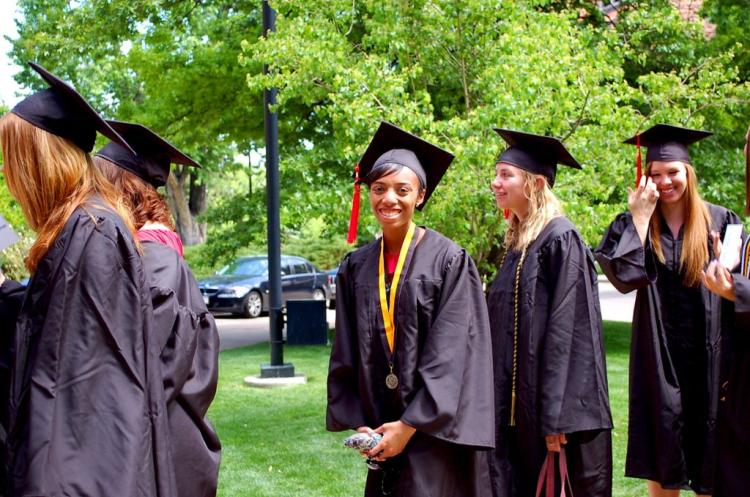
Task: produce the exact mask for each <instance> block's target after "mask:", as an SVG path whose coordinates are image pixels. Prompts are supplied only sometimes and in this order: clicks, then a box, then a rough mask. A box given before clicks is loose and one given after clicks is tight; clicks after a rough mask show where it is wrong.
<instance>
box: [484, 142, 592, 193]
mask: <svg viewBox="0 0 750 497" xmlns="http://www.w3.org/2000/svg"><path fill="white" fill-rule="evenodd" d="M495 131H496V132H497V134H499V135H500V136H502V137H503V140H505V141H506V142H507V143H508V145H510V146H509V147H508V148H507V149H505V150H504V151H503V152H501V153H500V155H499V156H498V157H497V161H495V162H496V163H498V162H507V163H508V164H512V165H514V166H516V167H518V168H521V169H523V170H525V171H529V172H530V173H534V174H541V175H542V176H544V177H545V178H547V183H548V184H549V186H550V188H551V187H552V186H554V184H555V176H556V175H557V165H558V164H563V165H565V166H569V167H572V168H574V169H581V165H580V164H579V163H578V161H577V160H575V159H574V158H573V156H572V155H570V152H568V150H567V149H566V148H565V145H563V143H562V142H561V141H560V140H558V139H557V138H553V137H551V136H543V135H534V134H531V133H524V132H522V131H513V130H510V129H502V128H495Z"/></svg>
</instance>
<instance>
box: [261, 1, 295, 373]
mask: <svg viewBox="0 0 750 497" xmlns="http://www.w3.org/2000/svg"><path fill="white" fill-rule="evenodd" d="M269 31H276V12H275V11H274V10H273V9H272V8H271V6H270V5H269V4H268V0H263V36H268V32H269ZM263 73H264V74H268V64H264V65H263ZM275 103H276V88H271V89H268V88H266V89H265V90H264V91H263V109H264V112H263V113H264V118H265V137H266V188H267V192H268V289H269V298H270V301H269V306H268V309H269V318H270V319H269V320H270V325H271V329H270V335H271V337H270V338H271V364H261V366H260V376H261V378H287V377H292V376H294V365H293V364H291V363H286V364H285V363H284V337H283V333H282V331H283V328H284V315H283V314H282V308H281V221H280V215H279V118H278V115H277V114H276V112H271V110H270V106H271V105H274V104H275Z"/></svg>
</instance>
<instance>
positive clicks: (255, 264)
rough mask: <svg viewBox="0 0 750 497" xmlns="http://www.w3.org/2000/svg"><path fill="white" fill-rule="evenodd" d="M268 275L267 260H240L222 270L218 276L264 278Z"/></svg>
mask: <svg viewBox="0 0 750 497" xmlns="http://www.w3.org/2000/svg"><path fill="white" fill-rule="evenodd" d="M267 273H268V260H267V259H238V260H236V261H234V262H233V263H231V264H229V265H228V266H224V267H223V268H221V269H220V270H219V272H218V273H217V274H219V275H223V276H229V275H231V276H264V275H265V274H267Z"/></svg>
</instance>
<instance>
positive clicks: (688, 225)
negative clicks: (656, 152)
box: [646, 162, 711, 286]
mask: <svg viewBox="0 0 750 497" xmlns="http://www.w3.org/2000/svg"><path fill="white" fill-rule="evenodd" d="M682 164H683V165H684V166H685V172H686V176H687V187H686V188H685V193H684V194H683V195H682V199H680V200H681V201H682V202H684V204H685V221H684V224H683V227H684V230H683V240H682V251H681V252H680V271H681V272H682V282H683V284H684V285H685V286H697V285H698V284H700V282H701V271H703V268H705V267H706V264H708V230H709V227H710V225H711V216H710V214H709V212H708V207H707V206H706V203H705V202H704V201H703V199H702V198H701V196H700V193H699V192H698V178H697V176H696V175H695V169H693V166H691V165H690V164H688V163H686V162H683V163H682ZM650 173H651V163H648V164H647V165H646V174H647V175H650ZM657 208H658V205H657ZM649 232H650V234H651V244H652V246H653V248H654V253H656V257H658V258H659V261H661V263H662V264H663V263H664V251H663V250H662V248H661V238H660V235H661V219H660V216H659V215H653V216H651V221H650V222H649Z"/></svg>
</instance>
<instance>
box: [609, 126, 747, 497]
mask: <svg viewBox="0 0 750 497" xmlns="http://www.w3.org/2000/svg"><path fill="white" fill-rule="evenodd" d="M708 135H710V133H706V132H703V131H698V130H690V129H684V128H677V127H673V126H669V125H662V124H660V125H656V126H654V127H653V128H651V129H649V130H647V131H646V132H644V133H643V134H641V135H640V137H634V138H631V139H629V140H628V141H627V142H626V143H630V144H636V143H640V144H643V145H644V146H647V147H648V153H647V156H646V162H647V169H646V174H645V175H644V176H643V177H642V178H640V181H639V186H638V188H637V189H636V191H633V192H631V193H630V199H629V201H628V204H629V206H630V211H629V212H626V213H624V214H620V215H619V216H618V217H617V218H616V219H615V220H614V222H613V223H612V224H611V225H610V227H609V229H608V231H607V233H606V234H605V236H604V239H603V240H602V242H601V244H600V245H599V247H598V248H597V250H596V258H597V260H598V261H599V264H600V265H601V267H602V269H603V270H604V273H605V274H606V275H607V278H608V279H609V281H610V282H612V284H613V285H614V286H615V288H617V289H618V290H619V291H620V292H623V293H627V292H631V291H633V290H637V294H636V301H635V310H634V312H633V335H632V342H631V352H630V406H629V409H630V410H629V422H628V452H627V460H626V465H625V474H626V476H632V477H637V478H644V479H648V480H650V481H651V482H652V483H649V485H650V492H651V494H652V495H659V492H660V488H659V487H661V489H665V490H667V489H672V490H676V489H692V490H693V491H695V492H696V493H698V494H711V492H712V489H713V471H714V454H715V449H716V446H715V427H716V411H717V406H718V400H719V384H720V356H721V354H720V352H721V334H722V333H721V330H722V327H724V328H725V329H726V325H727V324H728V323H725V325H722V322H725V321H726V320H727V319H730V318H731V315H732V312H731V304H730V303H729V302H726V301H724V302H722V300H721V299H720V298H719V297H717V296H716V295H713V294H711V292H709V291H708V290H707V289H706V288H705V287H703V286H702V285H701V284H700V271H701V270H702V269H703V267H705V265H706V264H707V263H708V261H709V258H710V256H711V253H712V246H711V243H710V240H709V232H710V231H717V232H719V233H720V235H721V236H722V237H723V235H724V230H725V228H726V226H727V225H728V224H735V223H739V222H740V221H739V218H738V217H737V215H736V214H735V213H733V212H731V211H729V210H727V209H725V208H724V207H721V206H718V205H713V204H709V203H707V202H704V201H703V200H702V199H701V198H700V196H699V194H698V190H697V180H696V176H695V172H694V170H693V168H692V166H691V165H690V164H691V161H690V156H689V154H688V149H687V146H688V145H689V144H691V143H693V142H696V141H698V140H700V139H703V138H705V137H706V136H708ZM680 204H682V205H690V208H689V209H686V212H692V214H685V215H684V216H683V217H682V218H681V220H680V218H679V216H678V217H677V218H675V217H674V216H673V215H672V213H673V212H675V211H674V209H675V206H680ZM644 209H648V211H650V212H646V211H645V210H644ZM671 219H677V220H676V222H675V225H674V226H673V227H670V225H669V222H668V221H669V220H671ZM639 230H640V231H639ZM675 231H676V233H677V234H676V235H675V234H673V232H675ZM691 238H692V239H693V240H694V241H693V242H692V243H691V242H690V240H691ZM657 241H658V245H659V247H660V250H661V257H660V256H659V253H658V252H659V251H658V249H657V244H656V242H657ZM691 246H692V247H693V250H692V251H690V252H689V250H690V247H691ZM691 267H692V268H693V269H690V268H691Z"/></svg>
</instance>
